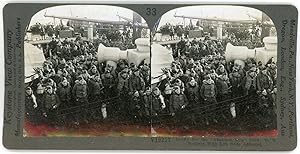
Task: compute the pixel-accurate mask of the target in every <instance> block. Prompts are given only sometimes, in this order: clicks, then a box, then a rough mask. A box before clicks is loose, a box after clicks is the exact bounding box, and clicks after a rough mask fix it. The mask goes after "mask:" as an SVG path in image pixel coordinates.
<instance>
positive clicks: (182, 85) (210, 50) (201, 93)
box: [153, 37, 277, 127]
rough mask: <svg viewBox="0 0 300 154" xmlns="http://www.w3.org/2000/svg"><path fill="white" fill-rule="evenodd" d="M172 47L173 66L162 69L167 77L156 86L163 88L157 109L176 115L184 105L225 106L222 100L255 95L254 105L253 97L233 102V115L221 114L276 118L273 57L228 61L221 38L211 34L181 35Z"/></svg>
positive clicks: (157, 101)
mask: <svg viewBox="0 0 300 154" xmlns="http://www.w3.org/2000/svg"><path fill="white" fill-rule="evenodd" d="M171 48H172V51H173V56H174V58H175V60H174V61H173V62H172V64H171V67H170V68H166V69H164V70H163V71H164V74H165V75H164V76H165V77H164V78H162V81H161V82H160V83H159V84H158V85H157V86H156V88H154V90H157V91H159V92H161V95H160V97H158V98H159V99H158V98H157V99H154V101H153V106H155V104H161V105H160V108H157V109H158V110H157V111H163V110H165V112H168V113H170V114H171V115H173V116H174V115H176V113H180V111H182V110H184V109H185V108H197V107H201V106H202V107H203V106H210V109H209V110H211V108H217V107H218V106H222V103H220V102H222V101H226V100H230V99H235V98H239V97H243V96H248V95H254V97H255V98H258V99H257V101H256V102H254V103H252V104H251V105H249V103H248V102H249V101H251V100H245V101H244V104H240V105H239V106H235V104H234V102H232V103H231V104H230V105H229V106H226V107H225V108H227V109H225V110H227V111H230V112H231V113H230V116H229V117H228V116H227V117H226V116H224V115H223V114H222V113H221V114H220V115H222V116H223V117H222V118H225V119H230V118H235V117H236V116H243V115H245V114H247V112H255V113H256V115H260V116H261V118H267V120H269V119H272V118H273V119H274V117H272V116H274V113H275V107H276V105H275V99H276V93H277V88H276V76H277V67H276V63H275V62H274V58H271V59H270V60H269V61H268V62H267V64H262V62H261V61H255V60H254V59H247V60H245V61H239V60H238V61H226V60H225V56H224V50H225V49H224V47H223V45H222V42H221V41H218V40H211V39H210V38H209V37H206V38H205V39H204V40H197V39H194V40H192V41H189V40H185V39H181V41H180V42H179V43H177V44H176V45H174V46H172V47H171ZM212 104H216V105H212ZM164 108H165V109H164ZM205 109H206V110H208V108H204V110H205ZM157 111H155V112H157ZM198 112H200V111H198ZM213 112H214V111H213ZM215 114H216V113H215ZM219 119H220V117H217V116H216V117H214V116H210V119H208V118H204V122H205V123H206V124H209V123H210V122H215V123H218V120H219ZM223 120H224V119H223ZM267 126H268V125H267ZM267 126H266V127H267Z"/></svg>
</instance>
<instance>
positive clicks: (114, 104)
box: [25, 37, 277, 124]
mask: <svg viewBox="0 0 300 154" xmlns="http://www.w3.org/2000/svg"><path fill="white" fill-rule="evenodd" d="M224 50H225V49H224V47H223V42H221V41H218V40H211V39H210V38H209V37H206V38H205V39H204V40H197V39H194V40H192V41H188V40H185V39H181V40H180V42H179V43H177V44H176V45H175V46H172V51H173V56H174V59H175V60H174V61H173V62H172V64H171V66H170V68H165V69H163V72H164V76H162V78H161V81H160V82H159V83H158V84H155V85H150V80H151V79H150V66H149V64H144V63H142V64H140V65H138V66H137V65H135V64H133V63H131V64H128V62H127V61H126V60H119V61H118V62H117V65H116V66H113V65H110V64H109V63H99V62H98V61H97V56H96V53H97V52H96V51H97V46H96V45H95V43H93V42H88V41H82V40H68V39H65V40H64V41H62V42H60V41H58V40H56V39H53V40H52V41H51V42H50V43H49V44H48V45H47V48H46V49H45V50H44V53H45V57H47V59H46V61H45V62H44V64H43V68H37V69H36V72H37V74H38V75H39V78H37V79H35V80H34V81H33V82H32V83H31V84H30V85H29V86H28V87H27V88H26V90H25V91H26V114H27V116H28V117H29V120H30V121H33V122H36V121H38V120H40V119H44V120H45V119H46V120H47V121H55V119H56V118H57V111H61V110H68V109H70V108H73V107H76V106H77V107H78V106H82V107H79V108H78V110H77V111H76V113H72V114H67V115H64V116H63V119H65V120H66V119H67V121H72V122H74V123H76V124H79V122H81V121H85V122H89V121H90V120H91V119H93V120H99V119H101V120H103V119H105V118H107V117H110V118H112V117H121V118H127V119H137V120H141V119H142V120H145V119H146V120H149V118H150V117H155V116H156V117H157V116H159V115H161V114H167V115H169V116H173V117H174V116H175V117H176V115H178V113H180V112H181V111H182V110H186V109H190V108H197V107H199V106H205V105H211V104H215V103H217V102H222V101H225V100H229V99H233V98H238V97H241V96H246V95H255V97H256V98H258V101H257V103H255V104H254V105H251V106H249V105H240V106H239V107H236V108H235V109H236V110H237V111H233V110H232V107H233V106H234V104H231V105H230V107H228V110H230V111H231V116H232V117H233V118H235V117H236V116H240V115H243V114H245V113H246V112H249V111H250V112H251V110H255V111H258V112H257V113H258V114H261V116H262V117H269V116H270V115H271V114H273V113H274V109H275V107H276V106H275V99H276V93H277V92H276V91H277V90H276V75H277V68H276V63H275V62H274V60H273V58H272V59H270V61H269V62H268V63H267V64H262V62H260V61H258V62H257V61H255V60H254V59H247V60H245V61H240V62H237V63H236V62H234V61H226V60H225V57H224ZM87 104H96V105H94V106H95V107H94V108H92V109H88V108H86V105H87ZM216 106H217V105H216ZM216 106H214V107H216ZM235 109H234V110H235ZM234 112H237V113H234ZM225 118H228V117H225ZM218 120H219V119H218V118H217V117H213V118H211V119H207V118H206V119H205V123H206V124H209V123H211V121H213V122H215V123H217V122H218Z"/></svg>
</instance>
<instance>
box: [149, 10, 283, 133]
mask: <svg viewBox="0 0 300 154" xmlns="http://www.w3.org/2000/svg"><path fill="white" fill-rule="evenodd" d="M152 36H153V37H152V39H151V90H152V91H151V93H149V95H151V96H150V97H151V98H152V104H151V113H152V118H151V135H152V136H170V137H173V136H174V137H177V136H190V137H194V136H195V137H197V136H202V137H205V136H216V137H218V136H222V137H226V136H228V137H232V136H253V137H260V136H262V137H264V136H267V137H273V136H274V137H276V136H277V134H278V131H277V122H276V121H277V115H276V110H277V105H276V102H277V101H276V96H277V32H276V28H275V26H274V23H273V22H272V20H271V19H270V17H269V16H268V15H266V14H265V13H264V12H262V11H260V10H257V9H254V8H250V7H242V6H229V5H202V6H188V7H181V8H176V9H173V10H171V11H169V12H167V13H165V14H164V15H163V16H162V17H161V18H160V20H159V21H157V27H156V29H154V30H153V31H152Z"/></svg>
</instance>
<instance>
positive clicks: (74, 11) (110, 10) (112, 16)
mask: <svg viewBox="0 0 300 154" xmlns="http://www.w3.org/2000/svg"><path fill="white" fill-rule="evenodd" d="M45 13H46V14H47V15H56V16H70V17H77V16H78V17H81V18H84V17H86V18H90V19H100V20H109V21H119V17H118V16H117V14H119V15H121V16H124V17H127V18H130V19H132V17H133V11H131V10H129V9H126V8H122V7H116V6H107V5H64V6H55V7H50V8H47V9H44V10H41V11H39V12H38V13H36V14H35V15H34V16H33V17H32V19H31V21H30V24H29V26H31V25H34V24H36V23H37V22H39V23H41V24H46V23H49V22H51V23H53V18H47V17H44V14H45ZM66 21H67V20H63V23H66ZM55 22H56V24H57V23H59V22H60V20H58V19H57V20H56V21H55Z"/></svg>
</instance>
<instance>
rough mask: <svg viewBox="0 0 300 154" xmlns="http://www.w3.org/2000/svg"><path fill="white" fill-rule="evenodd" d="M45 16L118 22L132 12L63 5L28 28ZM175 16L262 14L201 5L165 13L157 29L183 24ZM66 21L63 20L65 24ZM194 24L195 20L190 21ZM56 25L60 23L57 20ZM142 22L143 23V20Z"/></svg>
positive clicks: (36, 18) (245, 17)
mask: <svg viewBox="0 0 300 154" xmlns="http://www.w3.org/2000/svg"><path fill="white" fill-rule="evenodd" d="M45 13H46V14H47V15H57V16H59V15H60V16H70V17H77V16H78V17H81V18H84V17H86V18H90V19H101V20H109V21H119V17H118V16H117V14H119V15H122V16H124V17H127V18H130V19H132V16H133V15H132V13H133V11H131V10H129V9H126V8H122V7H116V6H108V5H64V6H55V7H50V8H47V9H44V10H41V11H39V12H38V13H36V14H35V15H34V16H33V17H32V20H31V22H30V26H31V25H33V24H35V23H37V22H39V23H42V24H46V23H53V18H47V17H44V14H45ZM175 13H176V14H177V15H185V16H192V17H207V18H215V17H217V18H225V19H233V20H241V19H242V20H253V18H251V17H249V16H248V15H247V14H250V15H251V16H255V17H258V18H261V16H262V12H261V11H259V10H257V9H253V8H249V7H242V6H230V5H224V6H220V5H202V6H199V5H198V6H188V7H181V8H177V9H173V10H171V11H169V12H167V13H165V14H164V15H163V16H162V18H161V20H160V23H159V27H160V26H161V25H164V24H166V23H171V24H183V19H182V18H175V17H174V14H175ZM66 21H67V20H63V23H64V24H65V23H66ZM192 21H193V23H194V24H195V23H196V22H197V20H192ZM55 22H56V24H57V23H59V22H60V20H59V19H57V20H56V21H55ZM143 22H145V21H144V20H143ZM189 22H190V21H189V20H188V19H186V20H185V23H186V24H188V23H189Z"/></svg>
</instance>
